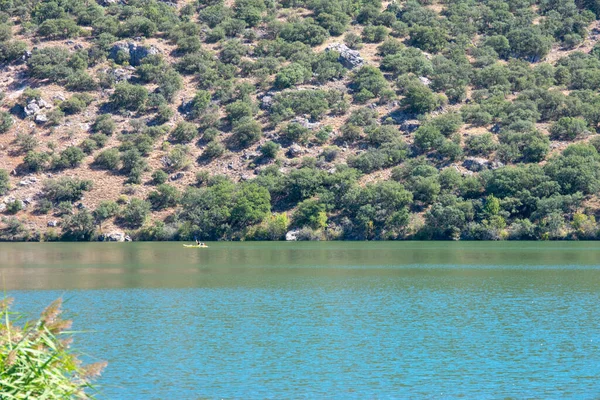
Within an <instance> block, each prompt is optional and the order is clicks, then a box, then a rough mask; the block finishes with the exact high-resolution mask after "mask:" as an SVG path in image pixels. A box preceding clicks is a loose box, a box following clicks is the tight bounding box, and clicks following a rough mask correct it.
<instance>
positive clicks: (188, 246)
mask: <svg viewBox="0 0 600 400" xmlns="http://www.w3.org/2000/svg"><path fill="white" fill-rule="evenodd" d="M183 247H187V248H191V249H204V248H208V246H207V245H200V244H184V245H183Z"/></svg>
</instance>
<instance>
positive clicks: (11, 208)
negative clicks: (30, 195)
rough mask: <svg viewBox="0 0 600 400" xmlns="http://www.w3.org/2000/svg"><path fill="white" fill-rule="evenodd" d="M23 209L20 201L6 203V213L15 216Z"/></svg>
mask: <svg viewBox="0 0 600 400" xmlns="http://www.w3.org/2000/svg"><path fill="white" fill-rule="evenodd" d="M22 209H23V202H22V201H21V200H18V199H17V200H15V201H11V202H8V203H6V213H7V214H16V213H18V212H19V211H21V210H22Z"/></svg>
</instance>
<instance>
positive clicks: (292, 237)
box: [285, 229, 300, 242]
mask: <svg viewBox="0 0 600 400" xmlns="http://www.w3.org/2000/svg"><path fill="white" fill-rule="evenodd" d="M298 233H300V229H293V230H291V231H289V232H288V233H286V234H285V240H287V241H288V242H294V241H296V240H298Z"/></svg>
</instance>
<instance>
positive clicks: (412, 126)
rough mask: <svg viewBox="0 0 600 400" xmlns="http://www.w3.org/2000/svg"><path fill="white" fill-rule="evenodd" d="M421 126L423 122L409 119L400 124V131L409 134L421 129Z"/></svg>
mask: <svg viewBox="0 0 600 400" xmlns="http://www.w3.org/2000/svg"><path fill="white" fill-rule="evenodd" d="M419 126H421V121H419V120H417V119H409V120H406V121H403V122H402V124H400V130H402V131H405V132H408V133H412V132H414V131H416V130H417V129H419Z"/></svg>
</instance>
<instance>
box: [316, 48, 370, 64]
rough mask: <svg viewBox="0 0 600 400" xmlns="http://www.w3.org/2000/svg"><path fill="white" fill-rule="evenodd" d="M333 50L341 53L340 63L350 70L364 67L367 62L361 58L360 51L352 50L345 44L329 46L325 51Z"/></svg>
mask: <svg viewBox="0 0 600 400" xmlns="http://www.w3.org/2000/svg"><path fill="white" fill-rule="evenodd" d="M331 50H333V51H337V52H338V53H340V57H339V58H338V61H339V62H340V63H341V64H342V65H343V66H344V67H346V68H348V69H353V68H357V67H362V66H363V65H364V63H365V60H364V59H363V58H362V57H361V56H360V53H359V52H358V51H356V50H352V49H351V48H349V47H348V46H346V45H345V44H342V43H332V44H330V45H329V46H327V48H325V51H331Z"/></svg>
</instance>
